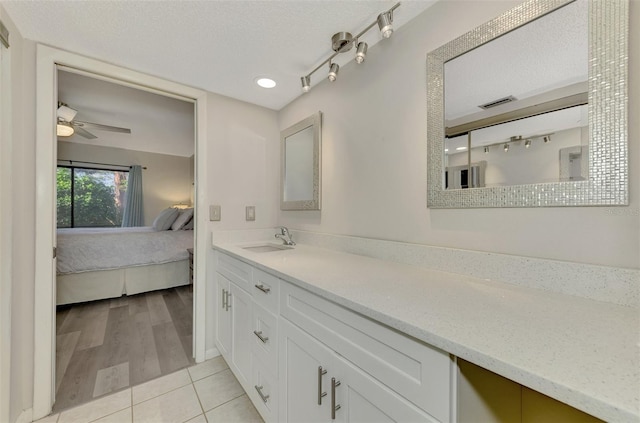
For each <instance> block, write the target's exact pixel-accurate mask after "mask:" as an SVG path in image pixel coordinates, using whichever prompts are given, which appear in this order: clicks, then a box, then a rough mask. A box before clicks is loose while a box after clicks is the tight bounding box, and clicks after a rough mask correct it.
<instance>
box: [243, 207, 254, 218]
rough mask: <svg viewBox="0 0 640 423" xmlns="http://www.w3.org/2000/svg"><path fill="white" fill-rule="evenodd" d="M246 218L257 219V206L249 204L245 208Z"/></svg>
mask: <svg viewBox="0 0 640 423" xmlns="http://www.w3.org/2000/svg"><path fill="white" fill-rule="evenodd" d="M245 218H246V220H247V221H254V220H256V206H247V207H246V208H245Z"/></svg>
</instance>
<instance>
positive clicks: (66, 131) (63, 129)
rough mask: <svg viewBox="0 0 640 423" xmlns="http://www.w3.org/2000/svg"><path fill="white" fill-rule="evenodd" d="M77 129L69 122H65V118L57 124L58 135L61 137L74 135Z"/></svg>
mask: <svg viewBox="0 0 640 423" xmlns="http://www.w3.org/2000/svg"><path fill="white" fill-rule="evenodd" d="M74 132H75V130H74V129H73V126H71V124H70V123H69V122H65V121H63V120H59V121H58V123H57V125H56V135H57V136H59V137H70V136H71V135H73V133H74Z"/></svg>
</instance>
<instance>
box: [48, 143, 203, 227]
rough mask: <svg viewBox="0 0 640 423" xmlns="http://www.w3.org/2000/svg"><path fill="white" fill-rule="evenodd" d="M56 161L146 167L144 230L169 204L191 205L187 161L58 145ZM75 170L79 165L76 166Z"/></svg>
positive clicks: (106, 149) (188, 165) (137, 152)
mask: <svg viewBox="0 0 640 423" xmlns="http://www.w3.org/2000/svg"><path fill="white" fill-rule="evenodd" d="M58 160H78V161H81V160H87V161H90V162H98V163H113V164H124V165H134V164H137V165H141V166H144V167H146V169H144V170H143V171H142V194H143V204H144V205H143V209H144V225H145V226H151V224H153V220H154V219H155V218H156V216H157V215H158V213H160V212H161V211H162V210H163V209H166V208H167V207H171V205H173V204H177V203H180V202H182V203H183V204H191V187H192V185H191V182H192V180H193V179H192V177H193V176H192V163H193V159H192V158H191V157H182V156H171V155H168V154H158V153H149V152H146V151H135V150H125V149H122V148H111V147H100V146H96V145H87V144H78V143H73V142H66V141H58ZM62 164H67V163H62ZM77 166H83V164H82V163H78V164H77ZM86 166H89V167H90V166H92V165H86Z"/></svg>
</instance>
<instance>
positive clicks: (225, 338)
mask: <svg viewBox="0 0 640 423" xmlns="http://www.w3.org/2000/svg"><path fill="white" fill-rule="evenodd" d="M229 285H230V282H229V280H228V279H227V278H225V277H224V276H222V275H221V274H220V273H216V290H217V295H216V297H217V303H216V341H217V342H216V343H217V345H218V349H219V350H220V354H222V356H223V357H225V358H227V359H228V355H229V352H230V351H231V312H230V309H228V307H227V306H226V304H227V298H228V292H229Z"/></svg>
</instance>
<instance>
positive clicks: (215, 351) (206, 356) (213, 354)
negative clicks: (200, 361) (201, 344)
mask: <svg viewBox="0 0 640 423" xmlns="http://www.w3.org/2000/svg"><path fill="white" fill-rule="evenodd" d="M219 355H220V351H219V350H218V349H217V348H211V349H210V350H206V351H205V352H204V359H205V360H209V359H211V358H213V357H217V356H219Z"/></svg>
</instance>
